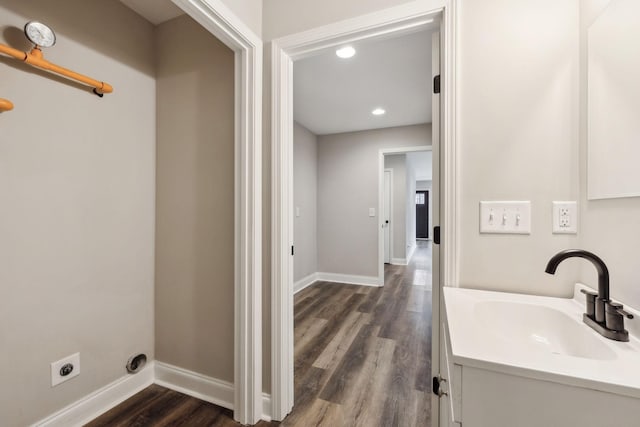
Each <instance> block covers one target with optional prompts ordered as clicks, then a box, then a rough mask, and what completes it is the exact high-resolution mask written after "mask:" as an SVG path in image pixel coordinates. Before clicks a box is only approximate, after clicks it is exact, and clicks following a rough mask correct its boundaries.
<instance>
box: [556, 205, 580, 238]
mask: <svg viewBox="0 0 640 427" xmlns="http://www.w3.org/2000/svg"><path fill="white" fill-rule="evenodd" d="M553 233H554V234H577V233H578V202H575V201H569V202H553Z"/></svg>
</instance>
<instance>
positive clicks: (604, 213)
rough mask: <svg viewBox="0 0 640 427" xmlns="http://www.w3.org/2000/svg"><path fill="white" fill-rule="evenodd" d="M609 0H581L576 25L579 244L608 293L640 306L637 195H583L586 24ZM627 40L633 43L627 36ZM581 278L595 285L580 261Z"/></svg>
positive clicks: (639, 206) (639, 209)
mask: <svg viewBox="0 0 640 427" xmlns="http://www.w3.org/2000/svg"><path fill="white" fill-rule="evenodd" d="M608 3H609V0H581V2H580V5H581V19H580V21H581V26H580V78H581V80H580V81H581V86H580V117H581V121H580V153H581V159H580V178H581V180H580V194H581V198H580V208H581V210H580V214H581V220H580V222H579V226H580V236H581V242H580V246H581V247H583V248H584V249H587V250H590V251H592V252H594V253H596V254H597V255H599V256H600V257H601V258H602V259H603V260H604V261H605V262H606V264H607V266H608V268H609V274H610V277H611V296H612V298H614V299H620V300H622V301H624V302H625V303H627V304H629V305H631V306H633V307H635V308H639V307H640V293H639V292H638V279H639V278H640V263H639V262H638V251H637V242H638V241H640V220H639V219H638V218H640V197H632V198H625V199H608V200H592V201H589V200H587V198H586V195H587V188H586V186H587V182H586V181H587V157H586V152H587V131H586V129H587V120H586V119H587V105H586V102H587V86H586V82H587V78H586V76H587V38H586V37H587V26H588V25H589V23H590V22H592V20H593V19H594V18H595V17H596V16H597V14H598V12H599V11H600V10H601V9H602V8H603V7H605V6H606V5H607V4H608ZM629 42H630V43H635V41H634V40H630V41H629ZM578 262H579V263H580V265H581V280H582V281H583V282H585V283H589V284H591V285H593V286H597V274H596V272H595V270H594V268H593V267H592V266H591V265H589V264H588V263H586V262H580V261H578Z"/></svg>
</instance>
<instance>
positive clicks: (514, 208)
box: [480, 201, 531, 234]
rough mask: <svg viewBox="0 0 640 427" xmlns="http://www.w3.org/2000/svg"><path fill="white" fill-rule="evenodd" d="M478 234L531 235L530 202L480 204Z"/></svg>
mask: <svg viewBox="0 0 640 427" xmlns="http://www.w3.org/2000/svg"><path fill="white" fill-rule="evenodd" d="M480 233H483V234H531V202H530V201H506V202H493V201H482V202H480Z"/></svg>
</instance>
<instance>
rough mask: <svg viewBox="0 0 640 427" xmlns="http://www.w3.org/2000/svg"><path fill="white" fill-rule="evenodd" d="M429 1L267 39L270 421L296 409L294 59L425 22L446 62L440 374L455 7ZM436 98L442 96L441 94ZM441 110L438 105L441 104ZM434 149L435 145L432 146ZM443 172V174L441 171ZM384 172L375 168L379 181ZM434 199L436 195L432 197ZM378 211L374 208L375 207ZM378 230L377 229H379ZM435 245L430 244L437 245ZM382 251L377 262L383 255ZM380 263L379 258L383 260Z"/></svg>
mask: <svg viewBox="0 0 640 427" xmlns="http://www.w3.org/2000/svg"><path fill="white" fill-rule="evenodd" d="M432 7H434V6H428V5H425V4H420V5H412V6H411V7H402V6H399V7H394V8H390V9H387V10H386V11H385V13H384V14H372V15H367V16H363V17H360V18H356V19H353V20H350V21H348V22H345V23H341V24H340V25H338V24H335V25H329V26H327V27H323V28H321V29H318V31H316V32H314V31H310V32H306V33H301V34H296V35H293V36H287V37H284V38H282V39H277V40H274V41H273V42H272V47H273V49H272V53H273V57H272V67H273V68H272V72H273V81H274V85H275V86H274V92H273V96H274V103H273V106H274V109H273V115H272V119H273V123H272V124H273V138H274V139H273V140H274V144H273V146H272V148H273V153H272V155H273V159H274V161H273V165H272V169H273V171H274V175H273V181H272V185H273V187H272V188H273V190H272V194H273V201H272V202H273V205H272V206H273V211H272V218H273V223H272V227H273V228H272V239H273V242H272V243H273V244H272V247H273V253H272V263H273V264H272V265H273V268H272V283H273V284H274V286H273V287H272V314H273V316H272V351H273V354H272V380H273V382H272V408H273V418H274V419H283V418H284V417H285V416H286V414H287V413H289V412H290V410H291V408H292V406H293V401H294V400H293V390H294V384H293V365H294V360H293V328H292V324H293V301H292V298H291V296H292V288H293V286H292V267H293V261H292V258H291V256H292V255H291V250H292V248H291V246H292V242H293V239H292V224H293V221H292V216H293V212H294V210H293V207H292V206H293V203H292V194H291V172H292V165H291V151H292V135H291V129H292V127H293V123H292V112H293V105H292V82H293V67H292V65H293V60H295V59H300V58H303V57H306V56H308V55H310V54H312V53H313V52H316V51H319V50H322V49H326V48H329V47H335V46H338V45H340V44H343V43H346V42H354V41H357V40H365V39H371V38H373V37H378V36H380V35H382V34H385V35H390V34H394V33H395V34H399V33H401V32H406V31H409V32H410V31H414V30H416V29H418V28H421V27H422V26H424V25H427V24H429V23H432V22H434V20H436V19H437V20H439V19H440V18H442V21H441V28H442V34H443V38H442V39H441V40H442V46H443V47H444V51H443V52H444V53H443V54H442V55H443V58H444V63H443V75H444V79H443V93H444V96H443V97H442V98H441V102H442V109H441V111H442V115H441V116H440V117H441V119H440V121H439V122H441V123H439V124H440V128H441V129H440V132H439V133H438V134H437V135H436V138H434V140H437V141H441V142H442V154H443V156H442V165H439V164H438V165H436V164H435V163H434V169H437V170H434V176H439V174H440V173H441V174H442V177H443V180H442V181H443V191H442V193H443V195H442V201H443V204H442V208H441V209H442V211H443V213H445V214H446V215H445V216H444V217H443V218H442V221H441V222H440V218H436V211H435V210H434V216H433V222H434V224H438V225H442V226H443V230H442V232H441V234H442V236H443V238H444V239H445V242H447V243H446V246H445V245H444V244H443V245H441V246H440V247H439V250H444V253H443V257H442V259H440V257H439V256H438V254H437V252H438V251H435V250H434V283H436V284H437V285H436V286H434V288H433V292H434V293H433V301H434V303H433V326H434V331H433V349H434V350H433V354H432V366H433V368H434V372H435V373H436V374H437V373H439V371H440V367H439V363H440V362H439V360H440V358H439V353H438V350H439V349H440V346H439V339H440V333H439V329H440V316H439V312H440V305H441V300H440V286H441V282H440V280H439V277H438V278H436V277H437V270H440V269H441V270H442V271H443V273H444V275H443V279H444V280H445V281H447V283H448V284H450V285H453V286H455V285H456V283H457V279H456V274H457V273H456V271H457V265H456V261H457V259H456V235H455V230H456V228H455V223H456V219H455V206H456V196H455V191H456V179H455V176H456V175H455V173H456V164H457V158H456V152H455V124H454V122H453V117H454V116H455V105H454V101H455V93H454V91H453V89H454V88H455V72H454V65H455V62H454V58H455V52H454V44H453V39H452V35H453V34H454V29H453V26H454V23H455V15H454V12H455V10H454V9H453V8H451V7H449V5H448V4H447V5H441V6H440V7H439V6H435V7H436V9H432ZM439 99H440V97H439ZM439 108H440V107H439ZM435 147H436V146H435V145H434V148H435ZM440 171H441V172H440ZM382 180H383V176H382V172H380V176H379V182H382ZM432 197H433V199H434V200H435V199H436V198H439V196H436V195H433V196H432ZM380 211H381V210H380V209H378V210H377V212H380ZM380 230H382V227H380ZM434 248H435V247H434ZM382 256H383V254H382V252H381V255H380V259H381V260H382ZM380 265H382V263H380ZM434 402H435V404H434V405H432V409H433V411H434V416H433V418H432V419H434V420H437V418H438V415H437V411H438V408H439V405H438V404H437V402H438V400H437V398H436V399H435V400H434Z"/></svg>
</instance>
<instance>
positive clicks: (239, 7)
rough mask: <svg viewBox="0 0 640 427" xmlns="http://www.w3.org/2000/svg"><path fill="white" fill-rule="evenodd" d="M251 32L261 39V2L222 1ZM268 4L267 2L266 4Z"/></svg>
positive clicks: (261, 0) (250, 0)
mask: <svg viewBox="0 0 640 427" xmlns="http://www.w3.org/2000/svg"><path fill="white" fill-rule="evenodd" d="M222 2H223V3H225V4H226V5H227V7H228V8H229V9H231V11H232V12H233V14H234V15H236V16H237V17H238V18H239V19H240V20H241V21H242V22H243V23H244V24H245V25H246V26H247V27H249V29H250V30H251V31H253V32H254V33H255V34H256V35H257V36H258V37H262V10H263V3H264V2H263V0H222ZM267 3H268V2H267Z"/></svg>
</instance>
